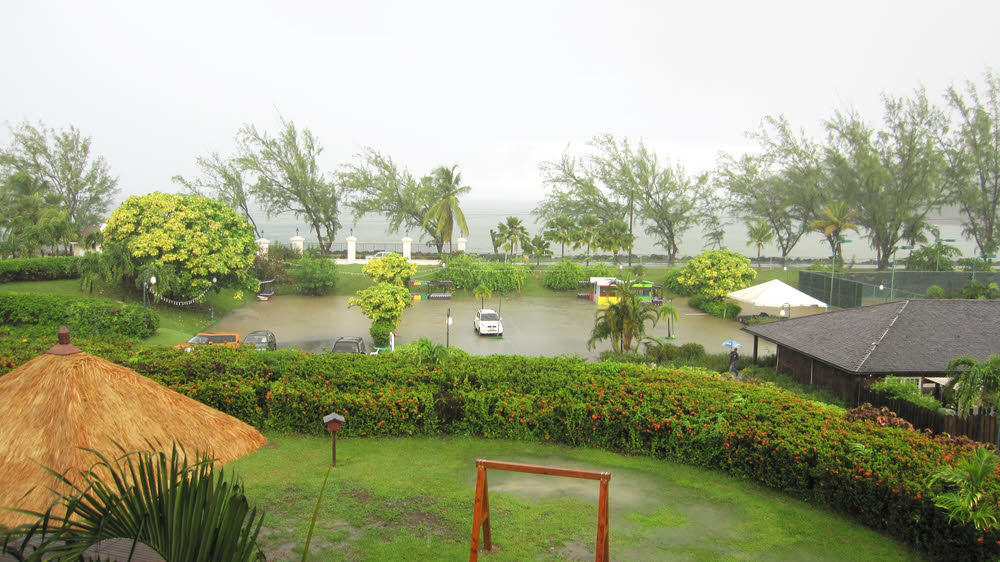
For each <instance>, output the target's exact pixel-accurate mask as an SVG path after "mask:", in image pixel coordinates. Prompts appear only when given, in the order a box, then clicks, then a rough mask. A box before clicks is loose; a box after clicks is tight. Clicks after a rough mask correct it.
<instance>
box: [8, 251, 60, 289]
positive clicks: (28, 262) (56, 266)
mask: <svg viewBox="0 0 1000 562" xmlns="http://www.w3.org/2000/svg"><path fill="white" fill-rule="evenodd" d="M79 261H80V258H78V257H75V256H62V257H47V258H17V259H7V260H0V283H11V282H14V281H53V280H56V279H77V278H78V277H80V271H79V267H78V264H79Z"/></svg>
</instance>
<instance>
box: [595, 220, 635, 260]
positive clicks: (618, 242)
mask: <svg viewBox="0 0 1000 562" xmlns="http://www.w3.org/2000/svg"><path fill="white" fill-rule="evenodd" d="M634 241H635V235H634V234H630V233H629V231H628V224H626V223H625V221H623V220H621V219H616V220H612V221H608V222H605V223H603V224H601V226H600V227H598V229H597V235H596V236H595V237H594V245H595V246H597V247H598V248H601V249H602V250H609V251H610V252H611V253H612V254H614V259H613V262H614V264H615V265H618V252H620V251H622V250H624V249H626V248H631V247H632V244H633V243H634Z"/></svg>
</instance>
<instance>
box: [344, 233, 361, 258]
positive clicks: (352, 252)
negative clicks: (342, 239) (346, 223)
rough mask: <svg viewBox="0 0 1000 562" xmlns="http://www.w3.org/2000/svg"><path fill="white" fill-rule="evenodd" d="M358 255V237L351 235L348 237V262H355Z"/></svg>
mask: <svg viewBox="0 0 1000 562" xmlns="http://www.w3.org/2000/svg"><path fill="white" fill-rule="evenodd" d="M357 255H358V237H357V236H355V235H353V234H352V235H350V236H348V237H347V263H354V260H355V259H356V257H357Z"/></svg>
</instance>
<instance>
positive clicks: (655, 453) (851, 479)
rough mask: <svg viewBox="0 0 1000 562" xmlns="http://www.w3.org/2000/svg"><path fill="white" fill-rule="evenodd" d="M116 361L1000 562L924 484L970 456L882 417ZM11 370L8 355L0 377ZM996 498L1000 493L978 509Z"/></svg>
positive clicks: (704, 386)
mask: <svg viewBox="0 0 1000 562" xmlns="http://www.w3.org/2000/svg"><path fill="white" fill-rule="evenodd" d="M4 339H9V338H3V337H2V336H0V355H2V354H3V353H5V352H6V351H8V350H13V351H15V352H16V350H17V341H20V340H19V339H18V340H17V341H15V342H13V343H7V342H5V341H4ZM108 351H109V353H110V354H111V355H110V358H112V359H113V360H116V361H119V362H123V364H126V365H128V366H130V367H132V368H134V369H136V370H137V371H139V372H140V373H142V374H144V375H146V376H149V377H151V378H153V379H155V380H158V381H161V382H162V383H163V384H166V385H168V386H170V387H172V388H175V389H177V390H178V391H180V392H182V393H185V394H189V395H194V396H196V397H197V398H198V399H199V400H203V401H206V402H210V403H211V404H213V406H215V407H217V408H219V409H221V410H222V411H225V412H228V413H233V414H234V415H237V416H238V417H241V418H242V419H244V420H245V421H249V422H250V423H253V424H255V425H257V426H258V427H265V428H270V429H273V430H277V431H295V432H305V433H310V434H314V435H322V434H324V429H323V427H322V424H321V423H319V422H318V420H319V419H321V418H322V416H323V415H325V414H327V413H329V412H331V411H334V412H338V413H341V414H342V415H344V417H345V418H346V419H347V423H346V424H344V428H343V430H342V434H343V435H345V436H373V435H384V436H398V435H411V434H415V433H424V434H442V433H445V434H470V435H477V436H482V437H486V438H507V439H522V440H529V441H535V440H537V441H554V442H559V443H563V444H565V445H568V446H575V447H600V448H604V449H609V450H614V451H619V452H622V453H625V454H636V455H638V454H641V455H648V456H651V457H655V458H664V459H672V460H677V461H681V462H685V463H689V464H694V465H698V466H705V467H708V468H713V469H717V470H721V471H724V472H726V473H727V474H729V475H731V476H734V477H737V478H743V479H746V480H750V481H753V482H755V483H757V484H759V485H761V486H767V487H770V488H774V489H777V490H783V491H785V492H786V493H789V494H791V495H792V496H795V497H798V498H801V499H803V500H806V501H809V502H812V503H818V504H822V505H825V506H827V507H829V508H831V509H834V510H837V511H840V512H842V513H845V514H849V515H850V516H851V517H853V518H854V519H855V520H856V521H858V522H860V523H863V524H866V525H868V526H870V527H872V528H874V529H877V530H879V531H880V532H884V533H887V534H889V535H891V536H893V537H896V538H897V539H899V540H902V541H905V542H907V543H909V544H911V545H914V546H916V547H918V548H921V549H923V550H925V551H926V552H928V553H930V554H931V555H932V556H936V557H941V558H947V559H996V558H997V557H998V556H1000V544H998V543H997V541H998V540H1000V532H998V531H997V530H990V531H977V530H976V529H975V528H974V527H972V526H971V525H963V524H961V523H956V522H951V521H949V520H948V516H947V513H946V512H945V511H944V510H942V509H940V508H938V507H937V506H935V504H934V501H933V499H932V496H933V495H934V494H935V493H936V492H938V491H940V490H941V489H942V488H941V487H940V484H938V485H936V486H937V487H935V485H933V484H929V483H928V481H927V477H928V476H929V475H931V474H935V473H936V472H938V471H939V470H940V469H942V468H944V467H949V466H953V465H955V464H956V463H957V462H959V461H960V460H961V457H962V456H963V455H964V454H966V451H967V450H968V449H967V447H966V446H964V445H962V444H960V443H958V442H955V441H949V440H944V439H935V438H932V437H931V436H929V435H927V434H925V433H919V432H915V431H912V430H908V429H905V428H901V427H890V426H889V425H892V424H887V425H886V426H882V425H881V424H880V423H879V422H878V417H879V416H875V419H874V420H868V419H867V418H868V417H869V416H867V415H862V416H861V417H862V418H863V419H861V420H859V421H849V420H846V419H844V417H843V414H842V413H837V412H834V411H831V410H829V409H826V408H821V407H817V406H815V405H813V404H812V403H810V402H808V401H806V400H803V399H800V398H796V397H793V396H790V395H787V394H785V393H782V392H780V391H777V390H775V389H773V388H769V387H767V386H764V385H754V384H742V383H733V382H730V381H726V380H723V377H721V376H718V375H717V374H715V373H711V372H708V371H705V370H703V369H698V368H691V367H684V368H670V369H661V368H655V367H650V366H648V365H636V364H630V363H622V362H604V363H586V362H584V361H582V360H579V359H569V358H546V357H517V356H502V355H496V356H488V357H457V358H456V357H452V358H448V359H446V360H444V361H442V363H441V364H440V365H439V366H425V365H422V364H419V363H417V362H415V361H413V360H412V358H407V357H404V356H402V354H400V355H397V354H386V355H379V356H377V357H366V356H359V355H351V354H316V355H312V354H301V353H296V352H290V351H288V352H282V351H278V352H274V353H269V354H262V353H256V352H254V351H253V350H244V349H225V348H219V349H213V348H205V349H195V350H194V351H193V352H192V353H184V352H180V351H176V350H171V349H165V348H154V349H144V350H133V351H131V352H128V353H122V352H121V351H118V350H117V349H115V348H109V350H108ZM133 353H134V354H133ZM262 356H268V357H267V358H265V357H262ZM271 356H274V357H278V358H279V359H271V358H270V357H271ZM713 357H714V356H713ZM720 357H724V356H722V355H721V354H720ZM623 358H624V357H623ZM9 361H10V360H9V359H6V360H5V359H4V357H3V356H0V366H6V365H8V364H9ZM268 361H273V362H268ZM997 499H998V498H997V497H996V496H995V494H993V493H992V492H990V493H988V495H987V496H986V497H984V498H983V501H984V502H986V503H991V504H992V503H995V502H996V501H997ZM978 539H982V541H979V540H978Z"/></svg>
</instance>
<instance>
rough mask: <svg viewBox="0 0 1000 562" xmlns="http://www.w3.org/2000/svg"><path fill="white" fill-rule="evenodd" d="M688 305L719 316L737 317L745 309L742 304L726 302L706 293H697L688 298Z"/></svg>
mask: <svg viewBox="0 0 1000 562" xmlns="http://www.w3.org/2000/svg"><path fill="white" fill-rule="evenodd" d="M688 305H690V306H691V307H692V308H697V309H698V310H701V311H703V312H707V313H709V314H711V315H712V316H715V317H717V318H736V317H737V316H739V315H740V312H742V311H743V309H742V308H740V305H738V304H736V303H733V302H726V301H722V300H719V299H716V298H712V297H708V296H705V295H695V296H693V297H691V298H690V299H688Z"/></svg>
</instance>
